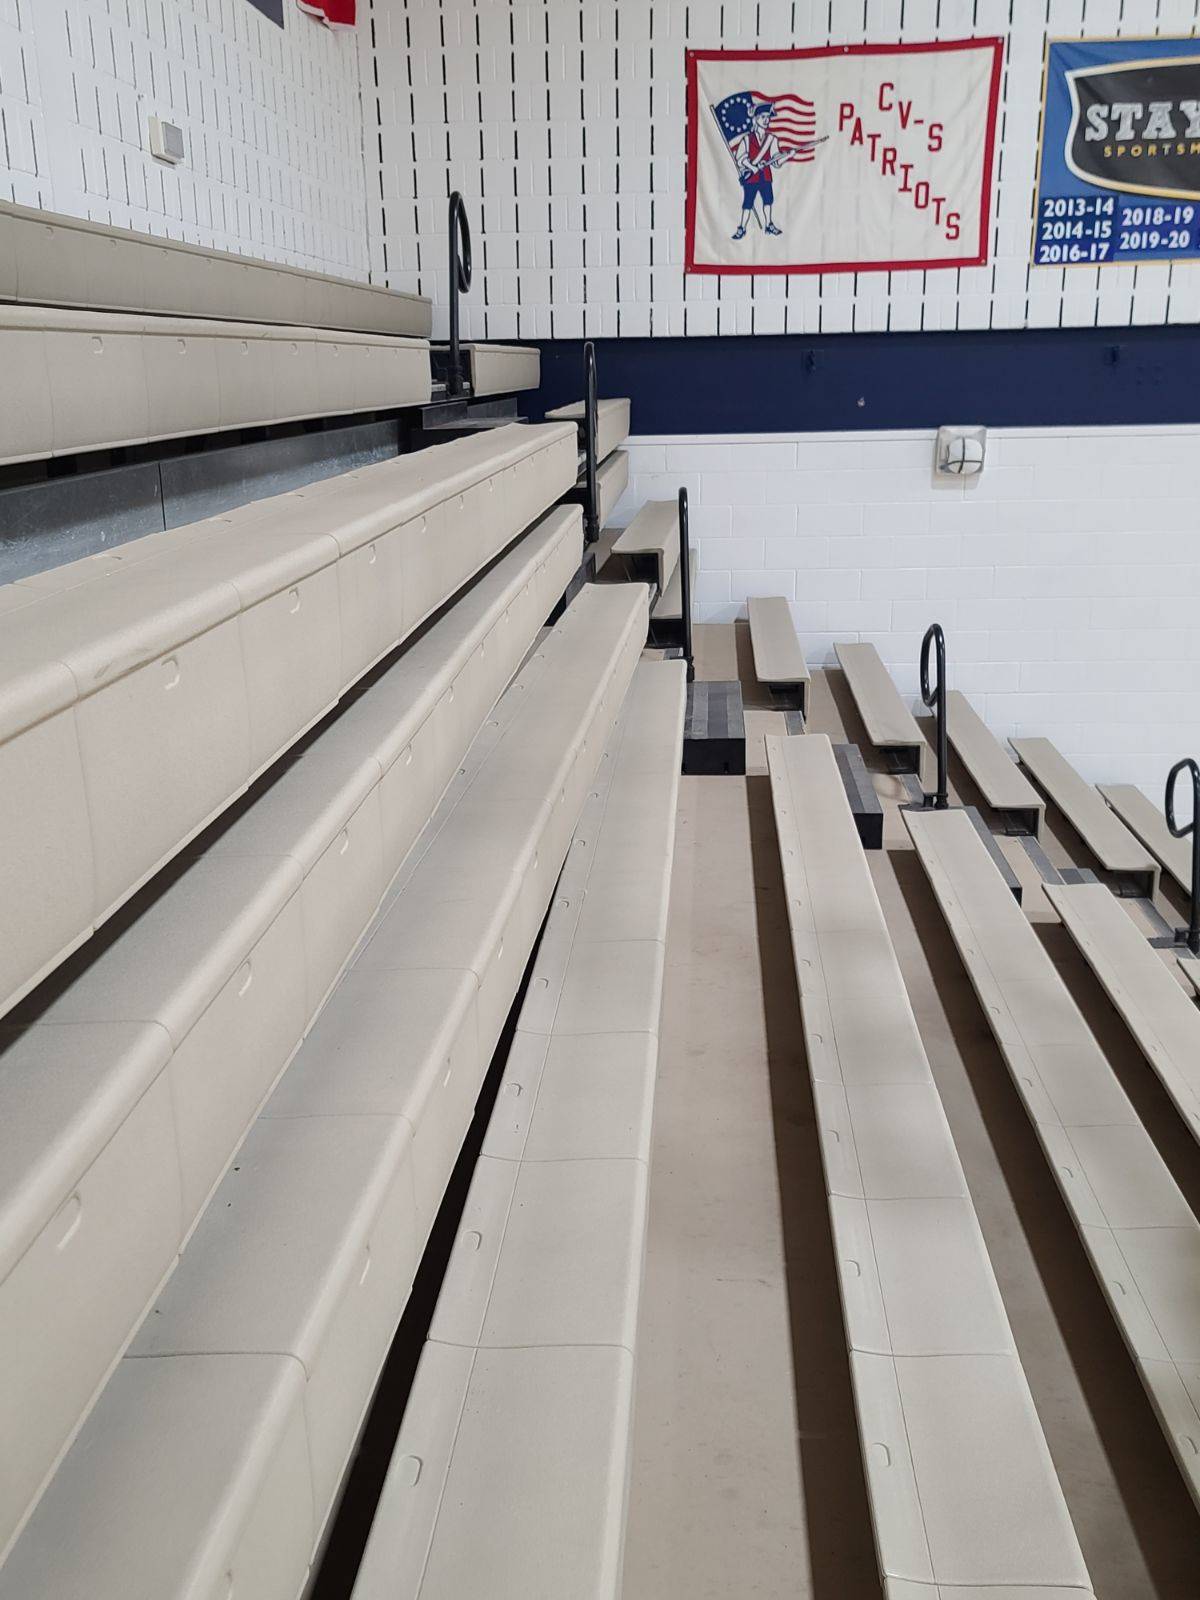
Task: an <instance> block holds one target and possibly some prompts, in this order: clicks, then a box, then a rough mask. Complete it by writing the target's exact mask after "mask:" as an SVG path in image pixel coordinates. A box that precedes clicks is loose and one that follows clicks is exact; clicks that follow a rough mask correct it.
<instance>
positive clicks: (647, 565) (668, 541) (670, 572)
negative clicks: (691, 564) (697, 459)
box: [612, 500, 679, 596]
mask: <svg viewBox="0 0 1200 1600" xmlns="http://www.w3.org/2000/svg"><path fill="white" fill-rule="evenodd" d="M612 554H613V555H614V556H617V557H619V558H620V559H621V560H623V561H624V562H626V563H627V565H628V567H629V568H630V570H632V572H633V573H634V574H635V576H637V577H639V578H644V579H645V580H646V582H648V583H652V584H654V585H655V587H656V588H657V590H658V593H659V595H660V596H662V595H664V594H665V593H666V591H667V588H668V585H669V584H670V582H671V579H672V577H673V576H674V574H675V572H676V571H677V569H678V566H679V507H678V505H677V504H676V502H675V501H674V500H647V501H646V503H645V504H644V505H643V506H641V507H640V508H639V509H638V511H637V512H636V513H635V515H634V517H633V519H632V521H631V522H630V523H629V524H628V526H627V527H625V528H622V530H621V532H620V533H619V534H618V535H617V537H616V540H615V541H614V543H613V547H612Z"/></svg>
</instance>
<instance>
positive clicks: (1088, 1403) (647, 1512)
mask: <svg viewBox="0 0 1200 1600" xmlns="http://www.w3.org/2000/svg"><path fill="white" fill-rule="evenodd" d="M697 668H698V675H699V676H702V677H707V678H723V677H734V676H741V677H742V679H743V682H744V684H745V686H746V692H747V701H748V705H752V704H753V699H754V688H753V674H752V672H751V671H750V670H749V662H748V652H747V640H746V636H745V630H744V627H742V626H738V627H736V628H735V627H727V626H715V625H713V626H708V627H701V628H700V629H698V630H697ZM809 725H810V727H811V728H812V729H814V731H817V732H825V733H829V734H831V735H832V736H834V737H835V738H844V737H849V738H851V739H853V740H855V742H860V741H861V742H862V743H863V747H864V752H863V753H864V756H866V757H867V758H868V765H871V761H870V754H871V753H870V751H869V748H868V747H866V745H865V740H863V737H862V730H861V727H859V726H858V725H857V721H856V718H855V715H854V711H853V706H852V704H851V703H850V701H849V698H848V696H847V694H846V692H845V685H844V683H843V682H842V680H841V678H840V675H839V674H837V673H830V674H829V675H828V676H825V675H818V677H817V679H816V680H815V682H814V686H813V705H812V709H811V714H810V724H809ZM768 732H778V733H783V732H784V727H783V718H782V717H781V716H780V715H779V714H778V713H775V712H772V711H771V710H769V709H763V708H759V709H753V710H751V711H750V712H749V715H748V717H747V736H748V741H747V765H748V768H749V774H748V776H747V777H746V778H744V779H740V778H685V779H684V780H683V782H682V786H681V791H680V802H679V821H678V835H677V844H676V858H675V873H674V882H673V888H672V902H671V918H670V927H669V932H668V946H667V981H666V992H665V996H664V1014H663V1024H662V1036H661V1049H660V1061H659V1080H658V1093H657V1099H656V1106H655V1140H654V1155H653V1166H652V1172H651V1188H650V1228H649V1239H648V1246H647V1261H646V1281H645V1289H644V1292H643V1298H642V1313H641V1328H640V1334H639V1357H638V1360H639V1370H638V1384H637V1394H636V1410H635V1422H634V1459H633V1468H632V1478H631V1486H630V1509H629V1525H628V1534H627V1542H626V1560H625V1596H626V1600H675V1597H683V1596H687V1597H688V1600H708V1597H716V1596H721V1597H727V1596H764V1597H767V1596H770V1597H774V1596H778V1597H780V1600H782V1597H785V1596H786V1597H788V1600H810V1597H811V1600H879V1594H880V1590H879V1582H878V1579H877V1577H876V1572H875V1559H874V1550H873V1545H872V1540H871V1533H870V1522H869V1517H868V1511H867V1504H866V1498H865V1493H864V1488H863V1479H862V1468H861V1461H860V1455H859V1448H858V1438H857V1433H856V1430H855V1423H854V1414H853V1408H852V1405H851V1400H850V1391H849V1379H848V1371H847V1362H846V1349H845V1339H844V1333H843V1329H842V1323H841V1313H840V1307H839V1304H838V1297H837V1287H836V1281H835V1277H834V1270H833V1260H832V1252H831V1246H830V1239H829V1225H828V1213H827V1208H826V1200H825V1189H824V1180H823V1177H822V1174H821V1168H820V1157H819V1152H818V1146H817V1141H816V1134H815V1129H814V1125H813V1112H812V1099H811V1094H810V1090H809V1080H808V1073H807V1067H806V1064H805V1061H804V1055H803V1044H802V1041H801V1037H800V1029H799V1017H798V1002H797V994H796V985H795V978H794V974H793V970H792V960H791V949H790V944H789V936H788V927H787V918H786V911H785V907H784V904H783V898H782V885H781V879H780V873H779V863H778V858H777V851H776V841H775V831H774V821H773V817H772V812H771V799H770V791H769V786H768V782H767V779H766V777H765V776H764V771H765V763H764V759H763V749H762V737H763V735H764V734H765V733H768ZM960 776H961V775H960ZM875 784H876V789H877V791H878V792H879V794H880V796H881V798H882V799H883V801H884V805H885V809H886V818H885V840H884V846H885V847H884V849H883V851H881V852H877V853H873V854H872V855H871V857H870V861H871V868H872V872H873V875H874V879H875V884H876V888H877V890H878V893H879V897H880V900H881V902H882V904H883V908H884V912H885V914H886V917H887V920H888V925H889V928H890V930H891V934H892V938H893V940H894V942H895V945H896V950H897V953H898V956H899V959H900V964H901V968H902V970H903V973H904V978H905V981H906V983H907V985H908V989H909V994H910V996H911V998H912V1002H913V1008H914V1011H915V1013H916V1016H917V1021H918V1023H919V1025H920V1028H921V1033H922V1037H923V1038H924V1041H925V1046H926V1049H927V1051H928V1053H929V1058H930V1064H931V1066H932V1069H933V1073H934V1076H935V1078H936V1080H937V1084H938V1087H939V1090H940V1092H941V1094H942V1098H943V1101H944V1103H945V1107H946V1112H947V1115H948V1117H949V1119H950V1124H951V1127H952V1129H953V1131H954V1135H955V1139H956V1142H957V1144H958V1148H959V1153H960V1156H961V1158H962V1162H963V1166H964V1168H965V1170H966V1174H967V1180H968V1183H969V1185H970V1189H971V1193H972V1196H973V1198H974V1201H975V1205H976V1209H977V1211H978V1213H979V1219H980V1223H981V1225H982V1228H983V1232H984V1236H985V1239H986V1241H987V1245H988V1248H989V1251H990V1252H991V1256H992V1261H993V1264H994V1266H995V1269H996V1274H997V1277H998V1279H999V1282H1000V1287H1001V1290H1002V1293H1003V1295H1004V1299H1005V1304H1006V1306H1007V1308H1008V1313H1009V1317H1010V1319H1011V1321H1012V1325H1013V1330H1014V1333H1015V1336H1016V1339H1017V1343H1018V1347H1019V1349H1020V1352H1021V1356H1022V1360H1023V1362H1024V1365H1025V1370H1026V1373H1027V1375H1028V1378H1029V1382H1030V1386H1031V1388H1032V1390H1033V1396H1034V1400H1035V1402H1036V1404H1037V1407H1038V1411H1039V1414H1040V1416H1041V1420H1042V1425H1043V1427H1044V1429H1045V1432H1046V1436H1047V1439H1048V1441H1049V1444H1050V1449H1051V1452H1052V1454H1053V1457H1054V1461H1055V1464H1056V1466H1057V1468H1058V1472H1059V1476H1060V1478H1061V1480H1062V1484H1063V1488H1064V1492H1065V1494H1066V1496H1067V1501H1068V1504H1069V1506H1070V1509H1071V1513H1072V1516H1073V1517H1074V1520H1075V1524H1076V1528H1077V1530H1078V1533H1079V1537H1080V1541H1081V1543H1082V1545H1083V1549H1084V1554H1085V1556H1086V1558H1087V1561H1088V1564H1089V1567H1090V1569H1091V1573H1092V1578H1093V1582H1094V1586H1095V1592H1096V1594H1097V1596H1098V1597H1099V1600H1197V1597H1198V1596H1200V1517H1198V1516H1197V1513H1196V1510H1195V1508H1194V1506H1193V1504H1192V1501H1191V1499H1190V1498H1189V1496H1188V1494H1187V1492H1186V1490H1185V1489H1184V1487H1183V1483H1182V1480H1181V1478H1180V1476H1179V1473H1178V1471H1177V1469H1176V1468H1175V1465H1174V1462H1173V1461H1172V1459H1171V1456H1170V1453H1169V1452H1168V1449H1167V1446H1166V1444H1165V1442H1164V1440H1163V1438H1162V1434H1161V1432H1160V1430H1159V1427H1158V1424H1157V1422H1156V1420H1155V1418H1154V1416H1153V1414H1152V1412H1151V1410H1150V1406H1149V1403H1148V1401H1147V1400H1146V1398H1145V1394H1144V1391H1143V1389H1142V1386H1141V1384H1140V1382H1139V1381H1138V1378H1137V1376H1136V1374H1135V1372H1134V1369H1133V1367H1132V1365H1131V1364H1130V1361H1129V1359H1128V1357H1127V1355H1126V1353H1125V1349H1124V1346H1123V1344H1122V1343H1121V1340H1120V1337H1119V1335H1118V1334H1117V1332H1116V1329H1115V1326H1114V1324H1113V1322H1112V1318H1111V1316H1110V1314H1109V1312H1108V1309H1107V1307H1106V1305H1105V1303H1104V1300H1103V1298H1102V1296H1101V1293H1100V1290H1099V1288H1098V1287H1097V1285H1096V1282H1095V1279H1094V1277H1093V1274H1092V1271H1091V1268H1090V1267H1089V1265H1088V1263H1087V1260H1086V1258H1085V1257H1084V1254H1083V1252H1082V1249H1081V1247H1080V1245H1079V1243H1078V1241H1077V1238H1076V1235H1075V1230H1074V1227H1073V1225H1072V1223H1071V1221H1070V1219H1069V1217H1068V1215H1067V1213H1066V1211H1065V1209H1064V1208H1063V1206H1062V1203H1061V1201H1060V1199H1059V1196H1058V1192H1057V1189H1056V1187H1055V1185H1054V1182H1053V1179H1052V1178H1051V1176H1050V1174H1049V1171H1048V1170H1047V1168H1046V1165H1045V1160H1044V1157H1043V1155H1042V1153H1041V1150H1040V1148H1039V1146H1038V1145H1037V1143H1036V1140H1035V1138H1034V1135H1033V1133H1032V1130H1031V1129H1030V1127H1029V1124H1028V1121H1027V1119H1026V1117H1025V1113H1024V1111H1023V1109H1022V1107H1021V1104H1020V1102H1019V1100H1018V1099H1017V1096H1016V1094H1015V1092H1014V1091H1013V1089H1012V1086H1011V1084H1010V1082H1009V1078H1008V1073H1007V1069H1006V1068H1005V1066H1004V1063H1003V1061H1002V1060H1001V1058H1000V1056H999V1053H998V1051H997V1050H996V1047H995V1045H994V1043H993V1041H992V1038H991V1035H990V1033H989V1031H988V1029H987V1026H986V1024H985V1022H984V1020H983V1017H982V1015H981V1013H980V1010H979V1006H978V1003H977V1002H976V1000H975V997H974V992H973V990H972V989H971V986H970V982H969V980H968V979H967V977H966V974H965V973H964V971H963V969H962V966H961V964H960V962H959V960H958V957H957V954H956V952H955V950H954V948H953V945H952V943H951V941H950V939H949V936H948V935H947V933H946V930H945V927H944V924H943V923H942V920H941V915H940V912H939V910H938V908H937V905H936V902H935V901H934V899H933V896H932V894H931V892H930V891H929V888H928V886H927V884H926V882H925V879H924V874H923V873H922V871H921V869H920V866H919V864H918V863H917V861H916V858H915V856H914V854H913V852H912V850H911V847H910V846H909V844H908V836H907V834H906V833H905V831H904V827H903V824H902V822H901V820H900V818H899V816H898V814H897V807H898V805H899V803H900V801H901V800H902V799H903V798H904V796H903V792H902V790H901V786H900V783H899V782H898V780H896V779H894V778H892V777H890V776H889V775H887V774H886V773H884V772H882V771H880V772H877V773H876V774H875ZM962 797H963V798H965V799H967V800H968V801H973V800H974V798H975V797H974V796H973V795H971V794H970V793H969V791H968V792H966V793H964V794H963V796H962ZM1051 830H1052V831H1051V835H1050V837H1049V838H1048V840H1047V841H1046V847H1047V850H1048V853H1049V854H1050V856H1051V858H1052V859H1053V860H1055V861H1056V862H1057V863H1059V864H1070V863H1071V861H1072V860H1075V861H1076V862H1077V863H1078V864H1081V865H1086V858H1085V856H1083V854H1082V853H1081V852H1080V850H1079V846H1078V842H1077V841H1074V840H1073V839H1072V838H1071V836H1070V830H1069V829H1068V828H1067V827H1066V825H1065V824H1062V823H1061V822H1059V821H1057V820H1056V819H1054V818H1051ZM1004 848H1005V850H1006V854H1008V855H1009V857H1010V859H1011V860H1012V861H1013V864H1014V866H1015V867H1016V868H1017V870H1018V871H1019V873H1020V875H1021V877H1022V880H1023V881H1024V882H1026V883H1027V884H1028V886H1029V887H1030V889H1031V890H1032V891H1033V892H1032V894H1030V895H1029V896H1028V897H1027V904H1028V908H1029V910H1030V915H1031V918H1032V919H1033V920H1034V921H1035V923H1036V924H1037V925H1038V927H1039V931H1042V933H1043V936H1044V937H1045V939H1046V941H1047V944H1048V947H1049V948H1050V949H1051V951H1052V953H1053V955H1054V958H1055V960H1056V962H1057V963H1058V966H1059V970H1060V972H1061V973H1062V975H1063V977H1064V979H1065V981H1066V982H1067V983H1068V985H1069V987H1070V988H1071V990H1072V992H1073V993H1074V994H1075V996H1076V999H1077V1000H1078V1002H1079V1004H1080V1005H1081V1007H1082V1009H1083V1011H1084V1014H1085V1015H1086V1016H1087V1018H1088V1020H1089V1022H1090V1023H1091V1025H1092V1027H1093V1029H1094V1030H1095V1031H1096V1033H1097V1035H1098V1037H1099V1038H1100V1040H1101V1043H1102V1044H1103V1045H1104V1047H1105V1049H1106V1051H1107V1053H1108V1055H1109V1059H1110V1060H1111V1061H1112V1063H1113V1066H1114V1068H1115V1069H1116V1070H1117V1072H1118V1074H1119V1075H1120V1077H1121V1079H1122V1081H1123V1082H1124V1084H1125V1086H1126V1088H1127V1089H1128V1091H1129V1092H1130V1094H1131V1097H1132V1098H1133V1099H1134V1101H1135V1104H1136V1105H1137V1106H1138V1109H1139V1111H1140V1113H1141V1115H1142V1117H1143V1119H1144V1121H1145V1122H1146V1125H1147V1126H1148V1127H1149V1128H1150V1130H1151V1132H1152V1133H1153V1135H1154V1137H1155V1139H1156V1140H1157V1142H1158V1145H1159V1148H1160V1150H1162V1152H1163V1155H1164V1157H1165V1158H1166V1160H1167V1161H1168V1162H1169V1164H1170V1165H1171V1167H1172V1170H1173V1171H1174V1173H1175V1175H1176V1178H1177V1179H1178V1181H1179V1183H1180V1185H1181V1187H1182V1188H1183V1189H1184V1192H1185V1193H1186V1194H1187V1195H1188V1197H1189V1199H1190V1201H1191V1203H1192V1204H1193V1206H1195V1207H1196V1208H1197V1209H1198V1210H1200V1152H1198V1151H1197V1148H1196V1145H1195V1144H1194V1142H1193V1141H1192V1139H1191V1137H1190V1135H1189V1134H1188V1133H1187V1132H1186V1130H1185V1129H1184V1128H1183V1126H1182V1124H1181V1122H1180V1121H1179V1118H1178V1116H1177V1115H1176V1113H1175V1112H1174V1110H1173V1108H1172V1106H1171V1105H1170V1103H1169V1101H1168V1100H1167V1098H1166V1095H1165V1093H1164V1092H1163V1091H1162V1089H1161V1088H1160V1086H1159V1085H1158V1082H1157V1080H1156V1079H1155V1078H1154V1076H1153V1074H1152V1073H1151V1072H1150V1071H1149V1069H1148V1068H1147V1067H1146V1064H1145V1062H1144V1061H1143V1060H1142V1058H1141V1056H1140V1054H1139V1053H1138V1051H1137V1049H1136V1047H1135V1046H1134V1045H1133V1043H1132V1041H1131V1040H1130V1039H1129V1037H1128V1035H1127V1034H1126V1033H1125V1031H1124V1028H1123V1026H1122V1024H1121V1022H1120V1020H1119V1018H1118V1017H1117V1016H1116V1014H1115V1013H1114V1012H1113V1011H1112V1009H1111V1007H1110V1006H1109V1004H1108V1001H1107V999H1106V998H1105V997H1104V995H1103V993H1102V991H1101V990H1100V989H1099V986H1098V985H1097V984H1096V982H1095V980H1094V979H1093V978H1092V976H1091V974H1090V972H1089V971H1088V969H1087V968H1086V967H1085V965H1084V963H1083V962H1082V960H1081V959H1080V958H1079V957H1078V955H1077V954H1076V953H1075V951H1074V949H1073V948H1072V947H1070V946H1069V942H1068V941H1067V940H1066V937H1065V935H1064V934H1063V931H1062V929H1061V928H1060V927H1059V926H1058V924H1057V922H1056V921H1055V920H1054V919H1053V915H1052V913H1051V911H1050V908H1049V905H1048V903H1047V902H1046V901H1045V899H1044V897H1042V896H1041V895H1040V894H1039V893H1038V892H1037V888H1036V885H1037V882H1038V879H1037V874H1036V871H1035V870H1034V869H1033V867H1032V863H1031V862H1030V860H1029V857H1028V856H1027V855H1026V854H1025V851H1024V849H1023V847H1022V846H1021V845H1020V844H1019V842H1017V841H1011V840H1006V841H1005V844H1004ZM1162 909H1163V910H1164V911H1168V910H1169V909H1170V908H1169V907H1168V906H1167V905H1166V903H1165V902H1164V903H1163V906H1162Z"/></svg>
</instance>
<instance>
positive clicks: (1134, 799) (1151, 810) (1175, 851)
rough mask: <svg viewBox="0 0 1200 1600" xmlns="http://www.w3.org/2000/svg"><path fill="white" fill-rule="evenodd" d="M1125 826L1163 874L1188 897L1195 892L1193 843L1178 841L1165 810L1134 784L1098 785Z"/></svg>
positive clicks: (1183, 840) (1185, 840) (1188, 840)
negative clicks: (1193, 882)
mask: <svg viewBox="0 0 1200 1600" xmlns="http://www.w3.org/2000/svg"><path fill="white" fill-rule="evenodd" d="M1097 787H1098V788H1099V790H1100V793H1101V794H1102V795H1103V796H1104V799H1105V800H1106V801H1107V803H1108V804H1109V805H1110V806H1111V807H1112V808H1113V810H1114V811H1115V812H1116V813H1117V815H1118V816H1119V817H1120V819H1121V821H1122V822H1123V823H1124V824H1125V826H1126V827H1127V828H1128V829H1129V830H1130V832H1132V833H1134V834H1135V835H1136V836H1137V837H1138V838H1139V839H1140V840H1141V841H1142V843H1143V844H1144V845H1145V846H1146V849H1147V850H1149V852H1150V854H1151V855H1152V856H1153V857H1154V858H1155V860H1156V861H1157V862H1158V864H1159V865H1160V866H1161V867H1162V869H1163V871H1164V872H1169V873H1170V875H1171V876H1172V878H1174V880H1175V882H1176V883H1177V884H1178V885H1179V887H1180V888H1181V889H1182V890H1183V892H1184V894H1185V895H1187V896H1188V897H1189V898H1190V897H1191V893H1192V841H1191V840H1190V839H1176V838H1175V836H1174V835H1173V834H1172V832H1171V830H1170V829H1169V828H1168V827H1167V819H1166V817H1165V815H1164V814H1163V811H1162V808H1161V807H1159V806H1156V805H1155V803H1154V801H1153V800H1151V799H1150V797H1149V795H1146V794H1143V793H1142V791H1141V790H1140V789H1139V788H1138V787H1137V786H1136V785H1135V784H1132V783H1101V784H1099V785H1098V786H1097Z"/></svg>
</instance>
